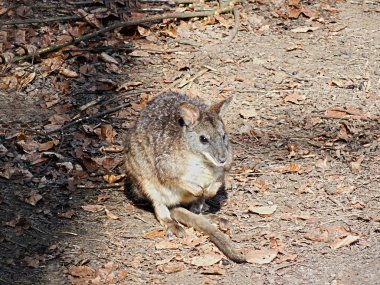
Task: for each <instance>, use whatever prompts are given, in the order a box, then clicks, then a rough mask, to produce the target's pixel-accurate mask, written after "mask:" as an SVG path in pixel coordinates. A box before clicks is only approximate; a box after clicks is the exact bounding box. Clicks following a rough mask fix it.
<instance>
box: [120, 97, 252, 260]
mask: <svg viewBox="0 0 380 285" xmlns="http://www.w3.org/2000/svg"><path fill="white" fill-rule="evenodd" d="M231 99H232V97H231V98H229V99H227V100H224V101H221V102H219V103H216V104H214V105H211V106H207V105H205V104H204V103H202V102H200V101H198V100H194V99H191V98H189V97H187V96H185V95H181V94H177V93H169V94H164V95H161V96H158V97H156V98H154V99H153V100H152V101H151V102H149V103H148V105H147V107H146V108H145V109H144V110H143V111H142V112H141V114H140V117H139V119H138V121H137V123H136V125H135V127H134V128H133V129H131V130H130V132H129V133H128V135H127V138H126V142H125V149H126V153H125V169H126V173H127V177H128V179H129V182H130V183H131V185H132V191H133V194H134V195H135V196H137V198H142V199H145V200H148V201H149V202H150V203H151V204H152V206H153V208H154V212H155V215H156V217H157V219H158V221H159V222H160V223H161V224H162V225H163V226H164V227H165V228H166V231H167V234H168V236H172V235H173V234H174V235H176V236H184V235H185V231H184V229H183V228H182V226H180V225H179V224H178V222H179V223H181V224H184V225H186V226H191V227H194V228H195V229H196V230H198V231H201V232H203V233H205V234H207V235H208V236H209V237H210V240H211V241H212V242H213V243H214V244H215V245H216V246H217V247H218V248H219V249H220V250H221V251H222V252H223V253H224V254H225V255H226V256H227V257H228V258H230V259H231V260H233V261H235V262H245V258H244V256H243V255H242V254H241V253H240V252H238V251H237V250H235V249H234V247H233V244H232V242H231V240H230V239H229V238H228V236H226V235H225V234H223V233H222V232H220V231H219V230H218V228H217V227H216V226H214V225H213V224H211V223H210V222H209V221H208V220H207V219H206V218H205V217H204V216H202V215H198V214H195V213H193V212H191V211H189V210H187V209H186V208H184V207H181V206H190V207H191V209H195V210H197V211H198V212H200V211H201V210H202V207H203V204H204V201H205V199H208V198H212V197H213V196H215V195H216V193H217V191H218V190H219V188H220V187H221V186H222V185H223V184H224V178H225V174H226V172H227V171H228V170H229V168H230V166H231V163H232V151H231V147H230V144H229V141H228V135H227V133H226V131H225V128H224V123H223V121H222V119H221V116H222V115H223V113H224V112H225V110H226V108H227V106H228V104H229V103H230V102H231Z"/></svg>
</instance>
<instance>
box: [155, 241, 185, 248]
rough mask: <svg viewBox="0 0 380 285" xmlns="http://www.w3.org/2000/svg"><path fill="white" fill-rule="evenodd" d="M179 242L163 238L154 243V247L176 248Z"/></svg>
mask: <svg viewBox="0 0 380 285" xmlns="http://www.w3.org/2000/svg"><path fill="white" fill-rule="evenodd" d="M179 246H180V245H179V243H174V242H171V241H168V240H163V241H160V242H158V243H156V246H155V247H156V249H177V248H179Z"/></svg>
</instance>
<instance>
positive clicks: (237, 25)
mask: <svg viewBox="0 0 380 285" xmlns="http://www.w3.org/2000/svg"><path fill="white" fill-rule="evenodd" d="M232 11H233V13H234V17H235V25H234V28H233V30H232V33H231V35H230V36H229V38H228V40H227V43H228V44H229V43H231V42H232V41H233V39H234V38H235V37H236V35H237V33H238V31H239V29H240V14H239V11H238V9H237V8H236V7H234V8H233V10H232Z"/></svg>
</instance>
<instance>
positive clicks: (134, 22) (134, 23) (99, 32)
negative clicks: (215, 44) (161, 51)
mask: <svg viewBox="0 0 380 285" xmlns="http://www.w3.org/2000/svg"><path fill="white" fill-rule="evenodd" d="M239 1H240V0H232V1H231V2H230V5H229V6H227V7H225V8H223V9H212V10H207V11H200V12H190V13H167V14H162V15H155V16H151V17H146V18H143V19H136V20H130V21H126V22H121V23H116V24H114V25H111V26H109V27H106V28H103V29H100V30H97V31H96V32H93V33H90V34H87V35H84V36H81V37H77V38H74V39H72V40H70V41H67V42H65V43H62V44H59V45H52V46H50V47H47V48H43V49H39V50H37V51H36V52H35V53H33V54H29V55H24V56H19V57H15V58H14V59H13V62H19V61H22V60H26V59H29V58H33V57H35V56H37V55H41V54H44V53H48V52H53V51H57V50H60V49H62V48H64V47H66V46H69V45H76V44H78V43H80V42H82V41H88V40H89V39H92V38H95V37H97V36H99V35H103V34H105V33H108V32H110V31H113V30H115V29H118V28H125V27H129V26H137V25H141V24H143V23H148V22H156V21H162V20H164V19H188V18H196V17H207V16H211V15H215V14H222V13H227V12H230V11H231V10H232V9H233V8H234V6H235V4H236V3H238V2H239Z"/></svg>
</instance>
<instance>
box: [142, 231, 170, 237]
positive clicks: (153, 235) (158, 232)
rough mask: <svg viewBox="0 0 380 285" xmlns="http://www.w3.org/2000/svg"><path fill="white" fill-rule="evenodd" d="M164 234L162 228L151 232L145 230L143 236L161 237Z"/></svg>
mask: <svg viewBox="0 0 380 285" xmlns="http://www.w3.org/2000/svg"><path fill="white" fill-rule="evenodd" d="M164 236H165V231H163V230H154V231H151V232H147V233H145V234H144V235H143V237H144V238H147V239H155V238H162V237H164Z"/></svg>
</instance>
